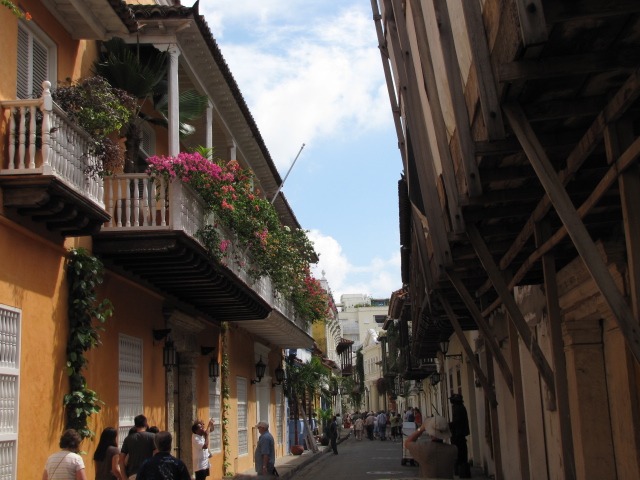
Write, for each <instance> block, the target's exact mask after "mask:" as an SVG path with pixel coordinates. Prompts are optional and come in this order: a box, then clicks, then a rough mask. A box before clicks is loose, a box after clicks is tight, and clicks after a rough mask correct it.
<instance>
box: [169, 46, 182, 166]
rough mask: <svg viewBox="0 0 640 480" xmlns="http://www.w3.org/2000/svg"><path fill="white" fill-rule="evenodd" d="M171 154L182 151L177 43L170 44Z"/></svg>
mask: <svg viewBox="0 0 640 480" xmlns="http://www.w3.org/2000/svg"><path fill="white" fill-rule="evenodd" d="M167 51H168V52H169V155H171V156H176V155H178V153H180V120H179V115H180V110H179V106H178V102H179V95H180V87H179V84H178V55H180V50H179V49H178V46H177V45H176V44H171V45H169V48H168V49H167Z"/></svg>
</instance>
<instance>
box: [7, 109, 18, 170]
mask: <svg viewBox="0 0 640 480" xmlns="http://www.w3.org/2000/svg"><path fill="white" fill-rule="evenodd" d="M16 110H17V109H15V108H13V107H11V108H9V170H15V168H16V165H15V161H16V158H15V157H16V115H15V112H16Z"/></svg>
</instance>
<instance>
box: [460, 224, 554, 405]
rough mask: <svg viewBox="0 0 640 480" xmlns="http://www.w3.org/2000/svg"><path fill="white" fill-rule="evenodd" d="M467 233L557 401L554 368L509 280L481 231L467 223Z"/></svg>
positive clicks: (552, 395)
mask: <svg viewBox="0 0 640 480" xmlns="http://www.w3.org/2000/svg"><path fill="white" fill-rule="evenodd" d="M467 234H468V235H469V240H470V241H471V244H472V245H473V248H474V249H475V250H476V254H477V255H478V258H479V259H480V262H481V263H482V266H483V267H484V269H485V271H486V272H487V275H488V276H489V279H490V280H491V283H492V284H493V287H494V288H495V290H496V292H498V296H499V297H500V300H502V303H503V305H504V306H505V307H506V309H507V311H508V312H509V319H510V321H511V322H513V325H514V326H515V327H516V330H517V331H518V334H519V335H520V338H522V343H523V344H524V346H525V347H526V349H527V350H528V351H529V354H530V355H531V358H532V360H533V363H534V364H535V365H536V367H537V368H538V372H540V376H541V377H542V379H543V380H544V383H546V385H547V388H548V389H549V392H550V394H551V397H553V401H554V403H555V390H556V388H555V384H554V382H553V370H551V367H550V366H549V363H548V362H547V359H546V358H545V356H544V353H543V352H542V350H541V349H540V346H539V345H538V342H537V341H536V339H535V338H534V337H533V335H532V334H531V330H530V329H529V325H527V321H526V320H525V319H524V316H523V315H522V312H521V311H520V307H518V304H517V303H516V300H515V298H513V295H512V294H511V292H510V291H509V288H508V287H507V282H506V281H505V280H504V278H503V276H502V272H501V271H500V269H499V268H498V266H497V265H496V263H495V261H494V260H493V257H492V256H491V253H490V252H489V248H488V247H487V245H486V244H485V243H484V240H483V239H482V236H481V235H480V232H479V231H478V229H477V228H476V226H475V225H473V224H468V225H467Z"/></svg>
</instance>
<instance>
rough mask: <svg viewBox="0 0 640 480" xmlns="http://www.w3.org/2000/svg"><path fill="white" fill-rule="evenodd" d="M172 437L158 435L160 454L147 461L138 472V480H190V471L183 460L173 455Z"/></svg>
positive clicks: (157, 443)
mask: <svg viewBox="0 0 640 480" xmlns="http://www.w3.org/2000/svg"><path fill="white" fill-rule="evenodd" d="M171 441H172V437H171V434H170V433H169V432H159V433H157V434H156V438H155V442H156V448H157V449H158V453H156V454H155V455H154V456H153V457H151V458H150V459H148V460H146V461H145V462H144V463H143V464H142V465H141V466H140V469H139V470H138V476H137V477H136V480H190V479H191V475H189V470H187V466H186V465H185V464H184V462H183V461H182V460H179V459H177V458H176V457H174V456H173V455H171V453H169V452H170V451H171Z"/></svg>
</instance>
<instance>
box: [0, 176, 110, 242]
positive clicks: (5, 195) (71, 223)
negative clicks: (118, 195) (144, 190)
mask: <svg viewBox="0 0 640 480" xmlns="http://www.w3.org/2000/svg"><path fill="white" fill-rule="evenodd" d="M0 191H1V192H2V205H3V207H4V208H5V210H6V211H7V213H8V214H9V215H13V216H14V219H15V220H16V221H18V222H23V221H25V220H27V221H30V222H32V225H33V224H40V225H43V226H44V227H45V228H46V230H48V231H51V232H57V233H59V234H60V235H62V236H63V237H78V236H84V235H92V234H94V233H97V232H98V231H99V230H100V227H101V226H102V224H103V223H104V222H106V221H107V220H109V219H110V218H111V217H110V216H109V214H108V213H107V212H106V211H105V210H104V208H103V207H102V206H101V205H98V204H97V203H95V202H94V201H92V200H91V199H90V198H89V197H88V196H86V195H83V194H82V193H80V192H78V191H77V190H76V189H74V188H72V187H70V186H69V185H68V184H67V183H65V182H64V181H63V180H62V179H60V178H59V177H57V176H55V175H1V176H0Z"/></svg>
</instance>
